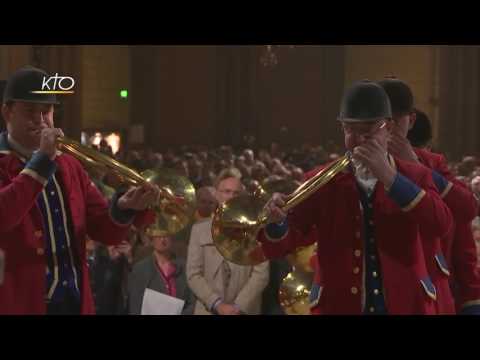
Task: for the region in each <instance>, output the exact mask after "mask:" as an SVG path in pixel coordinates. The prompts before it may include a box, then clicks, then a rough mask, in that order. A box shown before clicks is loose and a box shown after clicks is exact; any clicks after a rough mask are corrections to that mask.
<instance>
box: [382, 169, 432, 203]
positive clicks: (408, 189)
mask: <svg viewBox="0 0 480 360" xmlns="http://www.w3.org/2000/svg"><path fill="white" fill-rule="evenodd" d="M388 195H389V196H390V198H391V199H392V200H393V201H395V202H396V203H397V205H398V206H400V207H401V208H402V210H404V211H409V210H411V209H413V208H414V207H415V206H416V205H417V204H418V203H419V202H420V200H421V199H422V197H423V196H425V190H423V189H422V188H420V187H419V186H418V185H416V184H415V183H414V182H412V181H411V180H410V179H408V178H407V177H405V176H403V175H402V174H400V173H397V175H396V176H395V180H394V181H393V184H392V186H391V187H390V190H389V192H388Z"/></svg>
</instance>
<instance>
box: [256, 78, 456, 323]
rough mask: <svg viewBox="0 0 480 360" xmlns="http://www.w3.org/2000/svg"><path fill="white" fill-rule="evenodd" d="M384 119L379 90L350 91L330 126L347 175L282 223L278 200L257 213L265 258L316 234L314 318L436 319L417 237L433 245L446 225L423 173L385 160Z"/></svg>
mask: <svg viewBox="0 0 480 360" xmlns="http://www.w3.org/2000/svg"><path fill="white" fill-rule="evenodd" d="M391 119H392V110H391V105H390V101H389V99H388V96H387V94H386V93H385V91H384V90H383V88H382V87H380V86H379V85H378V84H376V83H374V82H371V81H368V80H365V81H360V82H357V83H355V84H353V86H351V87H350V88H349V89H348V90H347V91H346V93H345V95H344V97H343V101H342V105H341V109H340V115H339V117H338V120H339V122H340V124H341V126H342V129H343V132H344V138H345V146H346V149H347V150H348V151H350V152H351V153H352V156H353V166H352V167H350V169H349V170H348V171H344V172H342V173H339V174H337V176H336V177H335V178H333V179H332V180H331V181H330V182H329V183H328V184H326V185H325V186H323V187H322V188H320V189H319V190H317V192H316V193H315V194H313V195H312V196H311V197H310V198H308V199H307V200H305V201H304V202H302V203H301V204H300V205H298V206H297V207H295V208H294V209H293V210H291V211H290V212H289V213H288V214H286V213H285V212H284V211H283V210H282V206H283V205H284V204H285V199H286V198H285V195H283V194H274V195H273V197H272V199H271V200H270V201H269V202H268V203H267V205H266V211H267V213H268V214H269V225H267V226H266V227H265V228H264V229H263V230H262V231H260V232H259V235H258V240H259V241H261V242H262V244H263V251H264V253H265V254H266V256H267V257H269V258H274V257H276V256H277V254H282V253H283V252H284V249H291V248H295V247H299V246H306V245H310V244H309V241H312V240H310V239H311V238H309V237H307V236H304V235H305V234H307V233H308V232H309V231H310V230H311V228H312V227H313V226H315V225H316V226H317V228H318V232H319V236H318V240H317V256H318V268H319V273H320V275H321V276H320V278H319V279H318V281H316V283H315V284H314V286H313V287H312V290H311V305H312V313H313V314H339V315H340V314H436V313H437V308H436V306H435V300H436V289H435V286H434V284H433V283H432V281H431V279H430V276H429V274H428V271H427V265H426V263H425V256H424V252H423V244H422V242H423V238H422V237H421V236H420V234H421V231H424V232H427V233H431V234H432V235H434V236H441V234H444V233H446V232H448V231H449V230H450V229H451V226H452V216H451V213H450V210H449V209H448V207H447V206H446V205H445V204H444V203H443V201H442V200H441V198H440V196H439V194H438V191H437V189H436V187H435V184H434V182H433V180H432V176H431V171H430V170H429V169H427V168H425V167H423V166H421V165H417V164H413V163H410V162H406V161H403V160H400V159H396V158H394V157H393V156H392V155H391V154H389V153H388V150H387V149H388V138H389V135H390V133H391V131H392V126H393V124H392V120H391ZM317 172H318V169H317V170H315V171H313V172H310V173H309V174H307V175H306V178H310V177H312V176H313V175H314V174H315V173H317Z"/></svg>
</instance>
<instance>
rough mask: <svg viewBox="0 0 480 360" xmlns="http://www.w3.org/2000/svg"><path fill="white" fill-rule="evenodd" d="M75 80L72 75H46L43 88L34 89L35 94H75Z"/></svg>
mask: <svg viewBox="0 0 480 360" xmlns="http://www.w3.org/2000/svg"><path fill="white" fill-rule="evenodd" d="M74 86H75V80H74V79H73V78H72V77H70V76H58V73H56V74H55V76H50V77H47V76H44V77H43V83H42V90H36V91H32V93H33V94H73V93H75V91H73V90H72V89H73V87H74Z"/></svg>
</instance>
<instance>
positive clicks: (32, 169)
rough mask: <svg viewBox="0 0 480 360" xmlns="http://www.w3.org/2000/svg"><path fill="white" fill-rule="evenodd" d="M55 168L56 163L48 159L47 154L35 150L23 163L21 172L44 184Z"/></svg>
mask: <svg viewBox="0 0 480 360" xmlns="http://www.w3.org/2000/svg"><path fill="white" fill-rule="evenodd" d="M56 170H57V164H56V163H55V162H54V161H52V160H50V157H49V156H48V155H47V154H45V153H43V152H39V151H37V152H35V153H34V154H33V155H32V157H31V159H30V160H29V161H28V163H27V164H26V165H25V168H24V169H23V170H22V173H24V174H27V175H30V176H31V177H33V178H34V179H35V180H37V181H39V182H41V183H42V184H43V185H44V186H45V185H46V184H47V183H48V180H49V179H50V177H51V176H52V175H53V174H54V173H55V171H56Z"/></svg>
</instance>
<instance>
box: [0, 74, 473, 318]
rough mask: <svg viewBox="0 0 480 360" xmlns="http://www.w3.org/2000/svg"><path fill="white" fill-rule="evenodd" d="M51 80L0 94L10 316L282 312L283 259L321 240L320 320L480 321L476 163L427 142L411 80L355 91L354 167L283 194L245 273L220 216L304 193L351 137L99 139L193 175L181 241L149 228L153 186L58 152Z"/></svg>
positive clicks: (144, 162)
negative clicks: (259, 196) (417, 317)
mask: <svg viewBox="0 0 480 360" xmlns="http://www.w3.org/2000/svg"><path fill="white" fill-rule="evenodd" d="M46 76H48V74H46V73H45V72H44V71H43V70H41V69H36V68H32V67H25V68H22V69H19V70H18V71H16V72H15V73H13V74H12V76H11V77H10V78H9V80H8V82H7V85H6V87H5V92H4V95H3V104H2V115H3V118H4V121H5V124H6V132H2V133H0V197H1V200H2V201H1V202H0V204H1V206H0V221H1V226H0V232H1V236H0V313H5V314H51V315H60V314H94V313H97V314H143V313H157V312H160V313H163V312H165V313H169V314H170V313H172V314H173V313H176V314H219V315H240V314H249V315H250V314H282V313H283V308H282V307H281V306H280V304H279V299H278V288H279V286H280V283H281V282H282V279H283V277H284V276H285V275H286V273H288V272H289V271H290V264H289V262H288V261H286V259H285V256H286V255H287V254H289V253H291V252H292V251H295V250H296V249H298V248H299V247H301V246H309V245H314V244H315V245H316V255H315V256H312V258H311V259H313V260H314V261H313V262H312V264H311V265H312V267H313V268H314V274H313V279H312V283H311V284H305V286H306V287H309V290H310V291H309V293H310V297H309V309H310V313H312V314H358V315H360V314H371V315H374V314H456V313H462V314H480V273H479V269H478V258H479V253H478V248H479V246H478V245H479V244H478V242H479V239H480V219H479V217H478V200H479V198H480V157H478V156H476V154H474V155H469V156H465V157H464V158H463V159H461V160H460V161H457V162H450V163H449V162H448V161H447V160H446V159H445V157H444V156H443V155H439V154H437V153H435V151H434V150H433V151H431V150H432V149H431V140H432V131H431V124H430V123H429V121H428V118H427V116H426V115H425V114H424V113H423V112H422V111H421V110H419V109H415V108H414V106H413V104H414V101H413V94H412V92H411V89H410V88H409V87H408V85H407V84H405V83H404V82H402V81H401V80H398V79H395V78H385V79H384V80H382V81H380V82H378V83H377V82H373V81H369V80H364V81H359V82H356V83H354V84H353V85H352V86H350V87H349V88H348V89H347V90H346V92H345V94H344V96H343V98H342V103H341V106H340V112H339V115H338V118H337V119H336V121H338V124H339V125H340V126H341V129H342V132H343V136H344V145H345V148H346V149H348V151H349V153H350V155H351V163H350V164H349V168H345V169H342V170H339V171H338V173H336V174H335V176H334V177H333V178H332V179H330V181H329V182H328V183H327V184H324V187H322V189H317V191H316V192H315V193H314V194H313V195H312V196H311V197H309V198H308V199H304V201H303V202H302V203H301V204H300V205H298V204H297V206H295V207H294V208H292V209H289V211H288V212H285V208H284V205H285V201H286V195H285V194H282V192H287V193H288V191H278V190H276V191H273V192H274V194H273V195H272V196H269V199H268V201H267V200H266V204H265V206H264V207H263V214H265V215H266V216H265V219H266V226H264V227H263V228H262V229H261V230H260V231H257V232H256V233H255V236H256V240H257V241H258V243H259V244H261V251H257V252H255V251H252V252H250V253H249V254H248V260H252V259H253V258H255V259H259V258H262V259H270V261H264V262H262V263H258V262H256V263H255V265H248V266H240V265H237V264H235V263H232V262H230V261H229V259H228V258H227V257H226V256H223V255H221V254H220V249H219V248H217V247H216V245H215V243H214V241H213V238H212V214H213V212H214V211H215V209H216V208H218V206H219V205H221V204H224V203H225V202H228V201H230V200H231V199H233V198H235V197H237V196H239V195H241V194H243V193H250V194H253V193H255V192H257V190H259V189H260V188H261V187H262V188H263V189H265V188H266V187H267V186H268V185H270V184H272V183H275V182H277V181H280V180H283V181H284V182H287V183H289V184H290V185H291V186H292V187H293V188H295V187H296V186H299V185H301V184H302V182H303V181H304V179H305V178H310V177H312V176H313V174H314V171H311V170H313V169H316V168H317V167H319V166H320V167H321V166H322V165H324V164H327V163H330V162H332V161H333V160H335V159H338V158H339V157H341V155H343V154H342V151H343V150H341V149H343V148H344V146H343V145H342V146H340V145H339V144H338V145H334V144H332V143H329V144H328V145H326V146H320V145H318V144H316V145H312V144H303V145H301V146H298V147H295V146H294V147H292V146H291V145H290V146H287V144H281V142H279V143H272V144H271V145H270V146H269V148H268V149H267V148H261V147H258V146H256V145H257V144H256V143H255V139H254V138H253V137H252V136H246V137H245V144H244V145H243V146H240V147H233V146H228V145H226V146H221V147H219V148H215V149H210V148H206V147H197V146H185V147H182V148H180V149H169V150H168V151H166V152H163V153H158V152H155V151H153V150H152V149H128V151H123V152H120V153H118V154H117V155H115V156H114V155H113V154H112V152H111V149H110V148H109V146H108V144H107V143H106V142H101V143H100V146H99V147H98V150H99V151H101V152H104V153H106V154H107V155H109V156H112V157H116V158H117V159H118V160H119V161H120V162H122V163H124V164H126V165H127V166H129V167H130V168H133V169H135V170H138V171H139V172H142V171H143V170H146V169H152V170H157V171H162V170H163V169H174V170H175V171H176V172H177V173H178V174H179V175H182V176H184V177H185V178H188V179H189V180H190V182H191V183H192V184H193V186H194V187H195V189H196V196H197V202H196V209H195V214H194V217H193V218H192V219H191V221H190V225H189V226H187V227H185V228H184V229H183V230H182V231H180V232H177V233H176V234H174V235H172V234H170V233H169V232H167V231H166V230H165V229H164V227H162V226H156V223H155V221H154V220H155V219H156V214H155V212H154V211H152V208H151V205H155V204H158V199H159V197H160V196H161V194H162V189H160V187H159V186H158V184H154V183H150V182H144V183H142V184H141V185H139V186H134V187H131V188H127V187H123V188H118V189H117V188H116V186H115V184H116V185H118V178H117V177H116V176H115V175H113V174H111V173H107V174H105V173H101V172H100V171H98V169H96V168H95V167H91V166H89V165H88V164H84V166H85V168H86V170H87V171H88V172H89V175H88V174H87V173H86V172H85V171H84V167H82V165H81V164H80V163H79V162H78V161H77V160H76V159H75V157H78V154H74V156H71V154H69V152H70V153H74V152H72V151H69V150H68V147H63V148H62V149H63V150H64V152H65V153H62V152H60V151H59V144H58V139H59V138H61V137H63V131H62V130H61V129H59V128H55V125H54V111H55V107H54V105H55V104H57V103H58V101H57V99H56V95H55V94H51V93H47V94H45V93H44V92H42V91H38V89H39V88H40V87H41V84H42V82H43V81H44V79H45V77H46ZM412 145H413V146H412ZM339 168H340V167H339ZM102 193H103V195H102ZM176 200H178V201H181V200H182V199H180V198H176ZM177 204H178V203H177ZM239 221H240V222H241V224H240V225H241V226H243V225H244V223H245V219H244V218H241V219H239ZM238 224H239V223H237V222H235V221H233V220H232V221H230V222H229V224H228V226H229V227H231V228H232V229H235V230H237V229H238ZM345 224H349V226H346V225H345ZM234 242H235V241H234ZM476 246H477V249H475V247H476ZM228 249H229V250H226V251H230V250H231V248H228ZM257 249H260V248H258V247H257ZM233 252H234V251H233ZM332 259H334V261H332ZM250 263H251V262H250ZM251 264H253V263H251ZM159 299H162V300H161V301H160V300H159Z"/></svg>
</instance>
